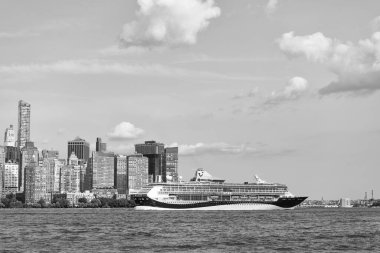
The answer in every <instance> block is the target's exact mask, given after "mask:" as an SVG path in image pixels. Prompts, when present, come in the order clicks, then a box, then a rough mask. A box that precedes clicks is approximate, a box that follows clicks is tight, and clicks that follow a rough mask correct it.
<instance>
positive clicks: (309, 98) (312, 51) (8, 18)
mask: <svg viewBox="0 0 380 253" xmlns="http://www.w3.org/2000/svg"><path fill="white" fill-rule="evenodd" d="M0 6H1V8H0V17H1V20H2V22H0V56H1V57H0V112H1V117H0V130H1V132H4V131H5V128H6V127H8V126H9V124H14V125H17V103H18V100H20V99H23V100H25V101H27V102H29V103H31V105H32V119H31V121H32V123H31V124H32V126H31V137H32V140H33V141H34V142H35V143H36V145H37V146H38V147H39V148H40V149H43V148H47V149H51V148H53V149H57V150H59V151H60V153H61V156H62V157H66V155H67V154H66V152H67V151H66V146H67V141H68V140H71V139H74V138H75V137H76V136H80V137H82V138H84V139H86V140H88V141H89V142H90V143H91V145H92V146H94V143H95V139H96V137H101V138H102V139H103V140H104V141H105V142H107V143H108V147H109V149H110V150H111V151H115V152H118V153H129V152H131V151H133V144H135V143H140V142H143V141H144V140H156V141H160V142H163V143H165V144H167V145H168V146H169V145H172V146H174V145H178V146H179V148H180V161H179V163H180V166H179V168H180V169H179V172H180V174H181V175H182V176H183V178H184V179H185V180H188V179H189V178H190V177H191V176H192V175H193V173H194V170H195V169H197V168H200V167H203V168H205V169H207V170H208V171H209V172H210V173H211V174H213V175H215V176H217V177H220V178H225V179H227V181H230V182H242V181H253V176H254V175H255V174H258V175H259V176H260V177H262V178H263V179H265V180H267V181H271V182H281V183H286V184H287V185H288V186H289V188H290V190H291V192H293V193H294V194H297V195H307V196H310V198H312V199H320V198H321V197H322V196H323V197H324V198H325V199H334V198H340V197H350V198H353V199H355V198H362V197H364V192H366V191H367V192H370V191H371V189H373V190H374V192H375V197H377V198H379V197H380V184H379V180H378V179H379V178H380V155H379V152H380V117H379V108H380V92H379V91H378V90H379V89H380V12H379V10H380V2H379V1H377V0H373V1H371V0H368V1H358V0H355V1H352V0H336V1H329V0H322V1H314V0H281V1H276V0H270V1H268V0H257V1H253V0H239V1H230V0H216V1H212V0H208V1H206V0H187V1H175V0H138V1H134V0H131V1H122V0H113V1H106V0H91V1H90V0H79V1H78V0H75V1H74V0H71V1H58V0H56V1H52V0H49V1H47V0H44V1H41V0H35V1H12V0H0ZM2 136H3V135H2Z"/></svg>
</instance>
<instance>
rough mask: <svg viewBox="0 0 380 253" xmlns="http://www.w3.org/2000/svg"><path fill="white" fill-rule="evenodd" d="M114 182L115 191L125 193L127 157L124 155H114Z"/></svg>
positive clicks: (126, 186) (126, 188) (126, 185)
mask: <svg viewBox="0 0 380 253" xmlns="http://www.w3.org/2000/svg"><path fill="white" fill-rule="evenodd" d="M115 182H116V187H115V188H116V189H117V193H119V194H127V191H128V175H127V157H126V156H124V155H116V156H115Z"/></svg>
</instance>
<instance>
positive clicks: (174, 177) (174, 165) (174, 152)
mask: <svg viewBox="0 0 380 253" xmlns="http://www.w3.org/2000/svg"><path fill="white" fill-rule="evenodd" d="M165 168H166V182H178V147H171V148H165Z"/></svg>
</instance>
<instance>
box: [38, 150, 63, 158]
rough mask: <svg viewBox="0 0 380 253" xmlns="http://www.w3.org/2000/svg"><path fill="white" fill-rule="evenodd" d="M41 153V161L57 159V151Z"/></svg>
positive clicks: (43, 151)
mask: <svg viewBox="0 0 380 253" xmlns="http://www.w3.org/2000/svg"><path fill="white" fill-rule="evenodd" d="M41 153H42V159H45V158H53V159H59V151H57V150H47V149H43V150H42V152H41Z"/></svg>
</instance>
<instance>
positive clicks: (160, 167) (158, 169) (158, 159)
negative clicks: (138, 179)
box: [135, 141, 166, 182]
mask: <svg viewBox="0 0 380 253" xmlns="http://www.w3.org/2000/svg"><path fill="white" fill-rule="evenodd" d="M135 151H136V153H139V154H142V155H143V156H145V157H148V159H149V182H162V181H163V182H166V171H165V148H164V144H162V143H157V142H155V141H146V142H145V143H144V144H136V145H135Z"/></svg>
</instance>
